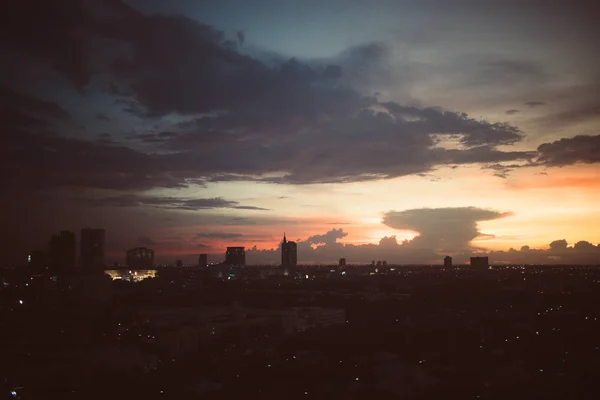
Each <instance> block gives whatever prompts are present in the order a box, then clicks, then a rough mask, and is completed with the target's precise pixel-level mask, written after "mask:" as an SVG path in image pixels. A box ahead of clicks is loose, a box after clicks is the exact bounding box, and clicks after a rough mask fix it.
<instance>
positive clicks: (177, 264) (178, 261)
mask: <svg viewBox="0 0 600 400" xmlns="http://www.w3.org/2000/svg"><path fill="white" fill-rule="evenodd" d="M175 266H176V267H179V268H181V267H183V260H177V261H175Z"/></svg>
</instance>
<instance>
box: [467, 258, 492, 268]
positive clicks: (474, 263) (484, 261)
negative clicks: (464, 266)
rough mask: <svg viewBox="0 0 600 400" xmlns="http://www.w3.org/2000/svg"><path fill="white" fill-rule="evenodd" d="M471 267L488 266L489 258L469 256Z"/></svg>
mask: <svg viewBox="0 0 600 400" xmlns="http://www.w3.org/2000/svg"><path fill="white" fill-rule="evenodd" d="M471 267H475V268H478V269H484V268H485V269H487V268H488V267H489V260H488V258H487V257H471Z"/></svg>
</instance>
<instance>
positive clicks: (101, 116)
mask: <svg viewBox="0 0 600 400" xmlns="http://www.w3.org/2000/svg"><path fill="white" fill-rule="evenodd" d="M96 119H97V120H99V121H110V118H108V116H107V115H106V114H102V113H98V114H96Z"/></svg>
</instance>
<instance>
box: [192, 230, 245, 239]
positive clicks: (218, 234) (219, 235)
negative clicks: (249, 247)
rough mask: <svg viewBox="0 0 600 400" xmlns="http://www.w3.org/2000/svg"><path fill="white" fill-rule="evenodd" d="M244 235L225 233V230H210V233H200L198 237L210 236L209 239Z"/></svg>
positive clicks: (241, 235) (232, 237)
mask: <svg viewBox="0 0 600 400" xmlns="http://www.w3.org/2000/svg"><path fill="white" fill-rule="evenodd" d="M243 236H244V235H243V234H241V233H224V232H209V233H198V234H197V235H196V237H197V238H209V239H237V238H241V237H243Z"/></svg>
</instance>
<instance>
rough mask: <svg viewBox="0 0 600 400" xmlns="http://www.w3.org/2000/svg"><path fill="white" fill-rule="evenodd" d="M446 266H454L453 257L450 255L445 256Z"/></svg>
mask: <svg viewBox="0 0 600 400" xmlns="http://www.w3.org/2000/svg"><path fill="white" fill-rule="evenodd" d="M444 267H447V268H452V257H450V256H446V257H444Z"/></svg>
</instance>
